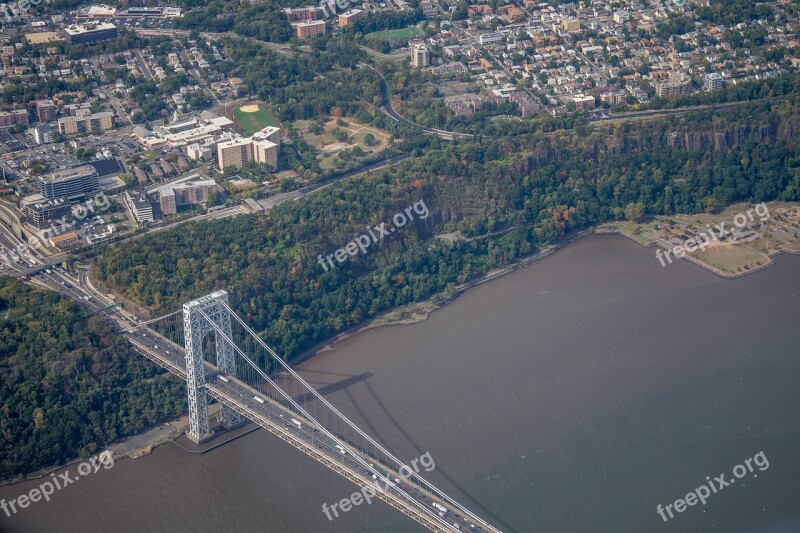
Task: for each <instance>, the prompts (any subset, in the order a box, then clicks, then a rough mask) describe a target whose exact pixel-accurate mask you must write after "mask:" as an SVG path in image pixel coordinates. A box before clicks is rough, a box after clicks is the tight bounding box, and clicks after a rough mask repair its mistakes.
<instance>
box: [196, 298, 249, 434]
mask: <svg viewBox="0 0 800 533" xmlns="http://www.w3.org/2000/svg"><path fill="white" fill-rule="evenodd" d="M227 304H228V293H227V292H225V291H216V292H213V293H211V294H209V295H208V296H203V297H202V298H198V299H197V300H192V301H191V302H189V303H185V304H183V328H184V333H185V344H186V346H185V348H186V383H187V386H188V395H189V438H191V439H192V440H194V441H195V442H202V441H204V440H207V439H208V438H210V437H211V436H212V433H211V429H210V427H209V423H208V397H207V396H206V391H205V387H204V385H205V381H206V376H205V370H204V366H203V339H204V338H205V336H206V335H207V334H208V333H209V332H211V331H214V341H215V342H214V344H215V345H216V348H217V349H216V351H217V369H218V370H219V372H220V373H221V374H228V375H233V374H235V371H236V369H235V366H234V362H233V347H232V346H231V345H230V343H229V342H228V341H226V340H225V339H224V338H223V335H219V334H218V333H217V331H216V330H215V328H214V327H213V326H212V325H211V323H210V322H213V323H214V324H215V325H216V326H217V328H219V329H220V330H221V331H222V332H224V334H225V336H227V338H228V339H230V338H231V315H230V313H229V312H228V310H227ZM201 311H202V312H201ZM204 315H205V316H204ZM206 317H207V318H206ZM242 421H243V419H242V416H241V415H240V414H239V413H237V412H236V411H234V410H233V409H231V408H230V407H228V406H226V405H223V406H222V424H223V425H224V426H225V427H228V428H230V427H233V426H235V425H237V424H239V423H241V422H242Z"/></svg>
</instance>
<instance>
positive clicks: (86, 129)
mask: <svg viewBox="0 0 800 533" xmlns="http://www.w3.org/2000/svg"><path fill="white" fill-rule="evenodd" d="M113 128H114V114H113V113H112V112H111V111H104V112H102V113H94V114H93V115H86V116H73V117H61V118H60V119H58V132H59V133H60V134H61V135H75V134H78V133H95V132H98V131H107V130H110V129H113Z"/></svg>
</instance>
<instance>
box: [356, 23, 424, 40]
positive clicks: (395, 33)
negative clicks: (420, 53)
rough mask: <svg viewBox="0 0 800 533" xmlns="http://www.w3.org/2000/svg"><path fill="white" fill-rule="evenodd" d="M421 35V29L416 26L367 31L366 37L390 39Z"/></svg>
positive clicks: (411, 37)
mask: <svg viewBox="0 0 800 533" xmlns="http://www.w3.org/2000/svg"><path fill="white" fill-rule="evenodd" d="M420 35H422V31H421V30H420V29H419V28H417V27H416V26H409V27H408V28H400V29H399V30H384V31H374V32H372V33H368V34H367V35H366V37H374V38H377V39H381V40H382V41H392V40H395V39H413V38H414V37H419V36H420Z"/></svg>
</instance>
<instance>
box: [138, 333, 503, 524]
mask: <svg viewBox="0 0 800 533" xmlns="http://www.w3.org/2000/svg"><path fill="white" fill-rule="evenodd" d="M125 336H126V337H127V338H128V340H129V341H130V342H131V343H132V344H133V346H134V348H135V349H136V351H137V352H139V353H141V354H142V355H144V356H146V357H147V358H149V359H151V360H152V361H154V362H156V363H157V364H159V365H160V366H162V367H165V368H167V369H168V370H170V371H171V372H173V373H174V374H176V375H177V376H179V377H181V378H182V379H186V371H185V369H184V366H183V365H184V364H185V363H184V352H183V349H182V348H181V347H180V346H178V345H176V344H174V343H172V342H170V341H169V340H167V339H165V338H163V337H161V336H160V335H158V334H157V333H155V332H154V331H152V330H150V329H148V328H144V327H135V328H132V329H131V330H130V331H128V332H126V334H125ZM205 375H206V389H207V391H208V393H209V394H210V395H211V396H212V397H214V398H216V399H217V400H218V401H219V402H221V403H223V404H225V405H227V406H229V407H231V408H233V409H235V410H236V411H237V412H239V413H241V414H242V415H244V416H246V417H247V418H249V419H250V420H252V421H253V422H255V423H257V424H258V425H260V426H261V427H263V428H264V429H266V430H268V431H270V432H271V433H273V434H274V435H276V436H277V437H279V438H281V439H282V440H284V441H286V442H288V443H289V444H291V445H293V446H294V447H295V448H298V449H299V450H300V451H302V452H304V453H305V454H306V455H309V456H310V457H312V458H313V459H315V460H317V461H319V462H321V463H322V464H324V465H325V466H327V467H329V468H331V469H332V470H334V471H335V472H337V473H338V474H340V475H342V476H344V477H346V478H347V479H349V480H350V481H352V482H353V483H355V484H356V485H357V486H358V487H359V488H361V489H365V490H366V491H371V492H374V493H375V497H377V498H379V499H381V500H383V501H385V502H386V503H388V504H389V505H391V506H392V507H395V508H396V509H398V510H399V511H401V512H403V513H404V514H405V515H407V516H409V517H410V518H412V519H414V520H415V521H417V522H419V523H420V524H422V525H424V526H425V527H427V528H429V529H431V530H433V531H458V530H462V529H463V530H465V531H485V530H490V531H491V530H492V529H491V526H488V525H487V524H485V523H481V522H480V521H479V519H478V518H477V517H468V516H465V514H464V512H463V511H462V510H461V509H459V508H457V507H454V506H452V505H451V504H450V503H449V501H448V499H447V498H446V497H444V496H443V495H440V494H434V493H433V492H431V491H429V490H427V489H426V488H425V487H424V486H423V485H420V484H418V483H417V482H416V481H415V480H414V479H413V478H411V479H407V478H405V477H404V476H402V475H401V474H400V473H399V472H398V470H397V469H396V468H393V467H391V466H389V465H387V464H385V463H383V462H380V461H379V460H378V459H376V458H374V457H372V456H369V455H366V454H365V453H364V452H363V450H360V449H358V448H357V447H355V446H354V445H352V444H351V443H349V442H346V441H344V440H342V439H340V438H337V437H335V436H332V435H331V434H330V433H328V432H327V430H326V429H325V428H324V427H322V426H319V425H317V424H316V423H315V422H313V421H311V420H309V419H307V418H305V417H303V416H301V415H299V414H297V413H296V412H294V411H292V410H290V409H288V408H287V407H286V406H285V405H283V404H282V403H279V402H276V401H274V400H272V399H271V398H269V397H268V396H266V395H264V394H263V393H261V392H260V391H258V390H255V389H253V388H251V387H249V386H248V385H246V384H245V383H243V382H241V381H239V380H238V379H236V378H235V377H233V376H230V375H227V376H223V377H224V378H225V380H227V381H225V380H222V379H220V374H219V372H218V371H217V368H216V367H214V366H213V365H211V364H209V363H205ZM257 398H258V399H257ZM259 400H261V401H259ZM262 402H263V403H262ZM337 447H341V450H340V449H339V448H337ZM342 450H345V451H344V453H343V451H342ZM376 463H377V464H376ZM342 496H343V497H347V496H349V494H343V495H342ZM415 502H416V505H415ZM434 503H435V504H436V506H434ZM439 509H446V511H439Z"/></svg>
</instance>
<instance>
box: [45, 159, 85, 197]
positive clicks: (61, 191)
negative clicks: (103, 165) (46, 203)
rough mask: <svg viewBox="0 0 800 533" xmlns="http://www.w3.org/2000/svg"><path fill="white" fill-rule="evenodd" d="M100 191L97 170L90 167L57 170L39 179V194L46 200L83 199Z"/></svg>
mask: <svg viewBox="0 0 800 533" xmlns="http://www.w3.org/2000/svg"><path fill="white" fill-rule="evenodd" d="M98 190H100V179H99V175H98V173H97V170H96V169H95V168H94V167H93V166H91V165H81V166H78V167H73V168H68V169H65V170H59V171H58V172H53V173H51V174H47V175H45V176H41V177H40V178H39V192H40V193H41V194H42V196H44V197H45V198H48V199H54V198H61V197H65V198H67V199H69V200H72V199H77V198H82V197H85V196H87V195H89V194H92V193H94V192H97V191H98Z"/></svg>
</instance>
